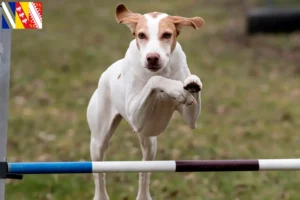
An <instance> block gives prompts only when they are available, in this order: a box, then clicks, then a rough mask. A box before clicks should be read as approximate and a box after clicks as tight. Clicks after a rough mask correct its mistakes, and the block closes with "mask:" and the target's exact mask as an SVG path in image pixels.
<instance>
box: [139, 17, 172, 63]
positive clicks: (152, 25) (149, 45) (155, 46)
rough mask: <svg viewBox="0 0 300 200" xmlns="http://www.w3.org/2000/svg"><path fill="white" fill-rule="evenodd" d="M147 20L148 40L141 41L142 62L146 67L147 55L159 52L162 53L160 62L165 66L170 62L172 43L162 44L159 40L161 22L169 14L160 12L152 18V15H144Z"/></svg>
mask: <svg viewBox="0 0 300 200" xmlns="http://www.w3.org/2000/svg"><path fill="white" fill-rule="evenodd" d="M144 16H145V18H146V20H147V27H148V33H149V35H148V42H144V43H140V54H141V59H142V60H141V62H142V64H143V66H144V67H146V65H147V59H146V57H147V55H148V54H149V53H157V54H158V55H160V64H161V66H162V67H165V66H166V65H167V64H168V62H169V56H170V53H171V52H170V51H171V44H169V45H168V46H161V45H160V40H159V35H158V31H159V22H160V20H162V19H163V18H165V17H167V16H168V15H167V14H160V15H158V16H157V18H154V19H153V18H152V17H151V16H150V15H148V14H145V15H144Z"/></svg>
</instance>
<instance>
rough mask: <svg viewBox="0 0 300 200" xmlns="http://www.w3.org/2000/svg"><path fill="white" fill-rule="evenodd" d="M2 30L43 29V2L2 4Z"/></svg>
mask: <svg viewBox="0 0 300 200" xmlns="http://www.w3.org/2000/svg"><path fill="white" fill-rule="evenodd" d="M1 6H2V29H42V16H43V14H42V11H43V7H42V2H2V4H1Z"/></svg>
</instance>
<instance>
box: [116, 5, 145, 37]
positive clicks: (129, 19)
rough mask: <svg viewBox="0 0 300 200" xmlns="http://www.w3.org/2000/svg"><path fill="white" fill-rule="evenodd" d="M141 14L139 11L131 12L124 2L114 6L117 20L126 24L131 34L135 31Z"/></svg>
mask: <svg viewBox="0 0 300 200" xmlns="http://www.w3.org/2000/svg"><path fill="white" fill-rule="evenodd" d="M141 16H142V15H141V14H139V13H133V12H131V11H130V10H129V9H128V8H126V6H125V5H124V4H119V5H118V6H117V8H116V20H117V22H118V23H119V24H125V25H127V26H128V27H129V29H130V30H131V32H132V33H133V34H134V33H135V28H136V25H137V23H138V20H139V18H140V17H141Z"/></svg>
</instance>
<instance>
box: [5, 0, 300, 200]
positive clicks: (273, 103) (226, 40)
mask: <svg viewBox="0 0 300 200" xmlns="http://www.w3.org/2000/svg"><path fill="white" fill-rule="evenodd" d="M277 2H278V1H277ZM282 2H285V1H283V0H282V1H281V4H280V5H282V4H284V3H282ZM295 2H296V3H297V1H295ZM117 3H118V1H115V0H112V1H105V2H102V1H97V2H96V1H92V0H88V1H85V2H84V3H83V1H79V0H74V1H67V0H61V1H44V2H43V9H44V10H43V13H44V16H43V17H44V19H43V26H44V28H43V30H42V31H14V32H13V42H12V66H11V84H10V87H11V88H10V107H9V112H10V115H9V135H8V160H9V161H70V160H72V161H77V160H90V156H89V139H90V133H89V129H88V126H87V122H86V117H85V113H86V107H87V104H88V101H89V99H90V97H91V95H92V93H93V91H94V90H95V88H96V85H97V82H98V79H99V77H100V75H101V73H102V72H103V71H104V70H105V69H106V68H107V67H108V66H109V65H110V64H112V63H113V62H114V61H116V60H117V59H120V58H122V57H123V56H124V54H125V51H126V49H127V46H128V43H129V41H130V40H131V39H132V36H131V34H130V32H129V30H128V29H127V27H125V26H124V25H118V24H117V23H116V22H115V19H114V9H115V6H116V5H117ZM285 4H287V3H285ZM126 5H128V7H129V8H130V9H131V10H133V11H136V12H141V13H145V12H149V11H154V10H157V11H163V12H167V13H169V14H173V15H175V14H176V15H183V16H191V17H192V16H201V17H203V18H204V19H205V20H206V25H205V27H204V28H203V29H201V30H200V31H195V30H192V29H186V30H184V31H182V33H181V35H180V37H179V42H180V43H181V44H182V46H183V48H184V50H185V52H186V54H187V56H188V58H187V59H188V63H189V67H190V68H191V71H192V72H193V73H194V74H197V75H198V76H199V77H200V78H201V79H202V82H203V84H204V90H203V93H202V105H203V109H202V113H201V116H200V119H199V120H198V127H199V128H198V129H196V130H190V129H189V128H188V126H187V125H186V124H185V123H184V121H183V119H182V118H181V117H180V116H179V115H178V114H175V115H174V120H173V121H172V123H171V125H170V126H169V128H168V129H167V130H166V131H165V132H164V133H163V134H162V135H160V136H159V137H158V153H157V159H158V160H173V159H238V158H245V159H251V158H253V159H256V158H293V157H300V149H299V143H300V137H299V134H298V133H299V128H300V107H299V102H300V88H299V85H300V79H299V76H300V65H299V63H300V56H299V55H300V40H299V38H300V35H299V33H294V34H290V35H285V34H280V35H257V36H253V37H247V36H246V35H245V33H244V22H245V13H246V10H247V9H249V8H253V7H255V6H261V5H262V2H261V1H254V0H252V1H247V3H245V1H233V0H224V1H218V2H217V1H214V2H212V1H208V0H201V1H197V0H185V1H181V0H173V1H158V0H155V1H147V2H146V1H134V2H133V1H127V2H126ZM298 5H299V2H298ZM140 159H141V152H140V149H139V143H138V139H137V137H136V136H135V134H134V133H133V132H132V129H131V128H130V127H129V126H128V124H127V123H126V122H125V121H123V122H122V123H121V126H119V127H118V129H117V131H116V133H115V135H114V137H113V138H112V141H111V144H110V147H109V150H108V152H107V160H140ZM137 184H138V175H137V174H135V173H133V174H122V173H120V174H108V175H107V187H108V192H109V195H110V198H111V199H112V200H117V199H121V200H131V199H135V197H136V194H137ZM299 187H300V174H299V173H298V172H259V173H252V172H239V173H180V174H175V173H155V174H153V176H152V182H151V191H152V196H153V199H155V200H162V199H178V200H183V199H184V200H195V199H197V200H201V199H216V200H224V199H226V200H248V199H249V200H263V199H273V200H297V199H300V193H299ZM93 192H94V184H93V179H92V176H91V175H39V176H25V179H24V180H23V181H14V180H8V181H7V186H6V199H7V200H15V199H18V200H32V199H43V200H52V199H53V200H54V199H55V200H62V199H63V200H71V199H92V197H93Z"/></svg>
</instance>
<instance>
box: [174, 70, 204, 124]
mask: <svg viewBox="0 0 300 200" xmlns="http://www.w3.org/2000/svg"><path fill="white" fill-rule="evenodd" d="M184 89H185V90H187V91H188V92H189V93H190V94H192V95H193V97H194V98H195V100H196V102H197V103H196V104H193V105H190V106H186V105H179V107H178V111H179V112H180V113H181V115H182V116H183V118H184V119H185V121H186V122H187V124H188V125H189V127H190V128H192V129H194V128H196V125H197V119H198V117H199V114H200V112H201V90H202V82H201V80H200V79H199V78H198V77H197V76H196V75H189V76H188V77H187V78H186V79H185V80H184Z"/></svg>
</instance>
